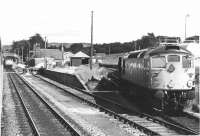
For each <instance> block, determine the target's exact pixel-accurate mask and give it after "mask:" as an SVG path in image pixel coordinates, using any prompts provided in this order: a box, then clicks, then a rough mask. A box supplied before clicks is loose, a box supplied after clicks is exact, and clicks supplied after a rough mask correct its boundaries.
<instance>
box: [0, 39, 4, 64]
mask: <svg viewBox="0 0 200 136" xmlns="http://www.w3.org/2000/svg"><path fill="white" fill-rule="evenodd" d="M0 54H1V56H0V57H1V58H0V59H1V60H0V61H1V62H0V66H1V64H3V54H2V47H1V37H0Z"/></svg>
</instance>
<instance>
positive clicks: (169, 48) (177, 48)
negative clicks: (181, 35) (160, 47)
mask: <svg viewBox="0 0 200 136" xmlns="http://www.w3.org/2000/svg"><path fill="white" fill-rule="evenodd" d="M165 50H180V47H179V46H166V47H165Z"/></svg>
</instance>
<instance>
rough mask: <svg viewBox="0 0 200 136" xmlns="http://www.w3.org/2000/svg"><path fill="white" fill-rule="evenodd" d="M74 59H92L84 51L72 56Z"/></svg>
mask: <svg viewBox="0 0 200 136" xmlns="http://www.w3.org/2000/svg"><path fill="white" fill-rule="evenodd" d="M72 58H90V56H88V55H87V54H85V53H83V52H82V51H79V52H77V53H76V54H74V56H72Z"/></svg>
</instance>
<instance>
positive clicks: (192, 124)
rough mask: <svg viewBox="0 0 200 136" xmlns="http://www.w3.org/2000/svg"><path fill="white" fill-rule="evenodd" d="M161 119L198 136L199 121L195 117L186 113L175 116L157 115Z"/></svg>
mask: <svg viewBox="0 0 200 136" xmlns="http://www.w3.org/2000/svg"><path fill="white" fill-rule="evenodd" d="M158 114H159V115H160V116H161V117H162V118H164V119H165V120H167V121H170V122H172V123H174V124H176V125H178V126H181V127H185V128H187V129H188V130H190V131H193V132H194V133H196V134H198V135H200V130H199V128H200V126H199V125H200V124H199V122H200V119H199V118H197V117H194V116H192V115H190V114H188V113H186V112H183V113H180V114H177V115H173V116H171V115H166V114H163V113H158Z"/></svg>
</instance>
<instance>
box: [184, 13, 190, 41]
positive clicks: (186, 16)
mask: <svg viewBox="0 0 200 136" xmlns="http://www.w3.org/2000/svg"><path fill="white" fill-rule="evenodd" d="M188 17H190V15H189V14H187V15H185V40H186V38H187V18H188Z"/></svg>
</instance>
